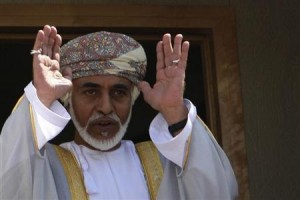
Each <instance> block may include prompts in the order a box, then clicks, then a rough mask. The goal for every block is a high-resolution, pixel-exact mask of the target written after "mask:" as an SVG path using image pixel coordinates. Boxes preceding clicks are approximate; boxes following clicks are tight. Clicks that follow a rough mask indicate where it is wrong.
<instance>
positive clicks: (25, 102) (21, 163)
mask: <svg viewBox="0 0 300 200" xmlns="http://www.w3.org/2000/svg"><path fill="white" fill-rule="evenodd" d="M29 87H33V86H32V84H29ZM27 89H28V88H26V89H25V90H26V91H25V95H23V96H22V97H21V98H20V100H19V101H18V103H17V104H16V106H15V108H14V109H13V111H12V113H11V115H10V116H9V117H8V119H7V120H6V122H5V123H4V126H3V127H2V130H1V135H0V199H45V197H47V198H49V199H57V198H58V197H57V193H56V186H55V182H54V179H53V174H52V170H51V167H50V165H49V160H48V158H47V152H45V151H43V148H42V147H43V144H44V143H45V142H46V141H47V139H48V138H50V137H52V136H54V135H55V134H56V133H54V132H58V131H59V128H57V127H56V130H55V131H52V130H50V131H49V132H50V135H51V134H52V135H51V136H48V135H47V133H46V134H44V132H48V129H52V128H53V127H52V126H50V125H49V126H47V131H45V128H43V129H42V127H43V126H44V124H47V123H44V122H45V121H47V118H43V117H42V116H44V115H43V114H42V113H40V112H44V111H41V110H39V108H38V106H37V102H36V100H37V96H36V93H34V92H35V91H34V90H33V92H32V93H30V92H28V90H27ZM29 99H30V100H29ZM55 106H56V105H54V106H53V108H51V109H54V110H55V109H56V108H55ZM37 118H39V119H37ZM63 118H65V117H63ZM40 119H41V120H40ZM66 120H67V119H66ZM48 122H49V121H48ZM50 122H51V121H50ZM49 124H51V123H49ZM54 124H55V123H54ZM56 125H58V126H62V125H63V124H59V123H58V124H56ZM54 127H55V126H54ZM41 138H42V139H41ZM41 141H42V142H41Z"/></svg>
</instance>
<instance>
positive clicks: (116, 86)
mask: <svg viewBox="0 0 300 200" xmlns="http://www.w3.org/2000/svg"><path fill="white" fill-rule="evenodd" d="M113 87H114V88H115V89H122V90H130V85H126V84H122V83H118V84H115V85H114V86H113Z"/></svg>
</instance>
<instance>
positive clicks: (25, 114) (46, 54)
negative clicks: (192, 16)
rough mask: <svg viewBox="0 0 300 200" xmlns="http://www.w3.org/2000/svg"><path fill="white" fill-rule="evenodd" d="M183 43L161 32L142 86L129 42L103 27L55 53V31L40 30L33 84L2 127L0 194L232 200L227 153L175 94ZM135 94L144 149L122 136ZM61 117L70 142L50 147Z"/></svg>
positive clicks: (139, 54) (140, 60)
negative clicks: (71, 128)
mask: <svg viewBox="0 0 300 200" xmlns="http://www.w3.org/2000/svg"><path fill="white" fill-rule="evenodd" d="M182 39H183V38H182V35H180V34H178V35H176V36H175V39H174V45H172V43H171V36H170V35H169V34H165V35H164V36H163V38H162V41H160V42H158V44H157V65H156V69H157V74H156V78H157V80H156V83H155V84H154V86H153V87H151V86H150V85H149V84H148V83H147V82H145V81H143V78H144V76H145V72H146V56H145V52H144V50H143V48H142V46H141V45H140V44H139V43H138V42H136V41H135V40H134V39H132V38H130V37H128V36H126V35H123V34H119V33H111V32H105V31H102V32H96V33H91V34H87V35H84V36H81V37H78V38H75V39H73V40H71V41H69V42H68V43H67V44H65V45H63V46H62V48H61V49H60V46H61V43H62V39H61V36H60V35H59V34H58V33H57V30H56V28H55V27H53V26H52V27H50V26H48V25H46V26H44V28H43V30H40V31H39V32H38V33H37V36H36V41H35V44H34V48H33V50H32V52H31V54H32V55H33V82H32V83H30V84H29V85H28V86H27V87H26V88H25V94H24V95H23V97H22V98H21V99H20V100H19V102H18V103H17V105H16V106H15V108H14V110H13V112H12V114H11V116H10V117H9V118H8V119H7V121H6V123H5V125H4V127H3V129H2V133H1V137H0V151H1V152H0V155H1V165H0V178H1V182H0V198H1V199H71V198H72V199H86V198H89V199H206V200H207V199H234V198H235V197H236V196H237V184H236V180H235V176H234V173H233V170H232V168H231V166H230V163H229V161H228V159H227V157H226V155H225V154H224V152H223V151H222V149H221V148H220V147H219V145H218V144H217V142H216V141H215V140H214V138H213V136H212V135H211V133H210V132H209V130H208V128H207V127H206V126H205V125H204V124H203V123H202V121H201V120H200V119H199V118H198V117H197V116H196V108H195V106H194V105H193V104H192V103H191V102H190V101H188V100H186V99H184V98H183V92H184V79H185V69H186V63H187V57H188V49H189V43H188V42H187V41H185V42H182ZM139 91H142V93H143V95H144V99H145V101H146V102H147V103H148V104H149V105H150V106H151V107H152V108H154V109H155V110H157V111H159V114H158V115H157V116H156V117H155V119H154V120H153V121H152V123H151V126H150V129H149V132H150V137H151V139H152V142H153V143H152V142H144V143H142V144H137V145H134V144H133V143H132V142H131V141H126V140H122V138H123V136H124V134H125V132H126V129H127V125H128V123H129V121H130V117H131V110H132V105H133V104H134V101H135V100H136V98H137V97H138V95H139ZM58 99H61V100H62V101H63V102H64V104H65V107H66V108H67V110H68V111H69V112H67V111H66V110H65V109H64V107H63V106H61V104H60V103H59V102H58V101H57V100H58ZM69 114H70V115H69ZM70 118H72V121H73V123H74V125H75V128H76V131H75V138H74V141H71V142H68V143H64V144H61V146H55V145H51V144H49V143H48V141H49V140H51V139H52V138H53V137H55V136H56V135H57V134H59V133H60V132H61V131H62V130H63V128H64V127H65V125H66V124H67V122H68V121H69V120H70ZM129 134H130V133H129ZM153 144H154V145H153ZM157 150H158V151H157ZM158 152H159V153H158Z"/></svg>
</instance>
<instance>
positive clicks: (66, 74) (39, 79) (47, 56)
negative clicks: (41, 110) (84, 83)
mask: <svg viewBox="0 0 300 200" xmlns="http://www.w3.org/2000/svg"><path fill="white" fill-rule="evenodd" d="M61 44H62V38H61V36H60V35H59V34H57V30H56V28H55V27H54V26H51V27H50V26H49V25H45V26H44V28H43V30H39V31H38V33H37V35H36V39H35V43H34V46H33V49H34V50H41V51H42V52H41V54H34V55H33V84H34V86H35V88H36V90H37V95H38V97H39V99H40V101H41V102H42V103H43V104H44V105H45V106H46V107H50V106H51V104H52V103H53V102H54V101H55V100H57V99H59V98H60V97H62V96H63V95H64V94H66V93H67V92H68V91H69V90H70V89H71V87H72V81H71V79H72V71H71V69H69V68H67V69H65V70H64V71H63V73H62V74H61V73H60V71H59V69H60V66H59V60H60V55H59V50H60V46H61Z"/></svg>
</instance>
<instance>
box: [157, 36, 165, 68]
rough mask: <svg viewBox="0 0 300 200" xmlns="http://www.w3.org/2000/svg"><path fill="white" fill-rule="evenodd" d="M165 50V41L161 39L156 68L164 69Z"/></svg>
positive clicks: (158, 44) (158, 46)
mask: <svg viewBox="0 0 300 200" xmlns="http://www.w3.org/2000/svg"><path fill="white" fill-rule="evenodd" d="M164 68H165V61H164V52H163V42H162V41H159V42H158V43H157V45H156V70H159V69H164Z"/></svg>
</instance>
